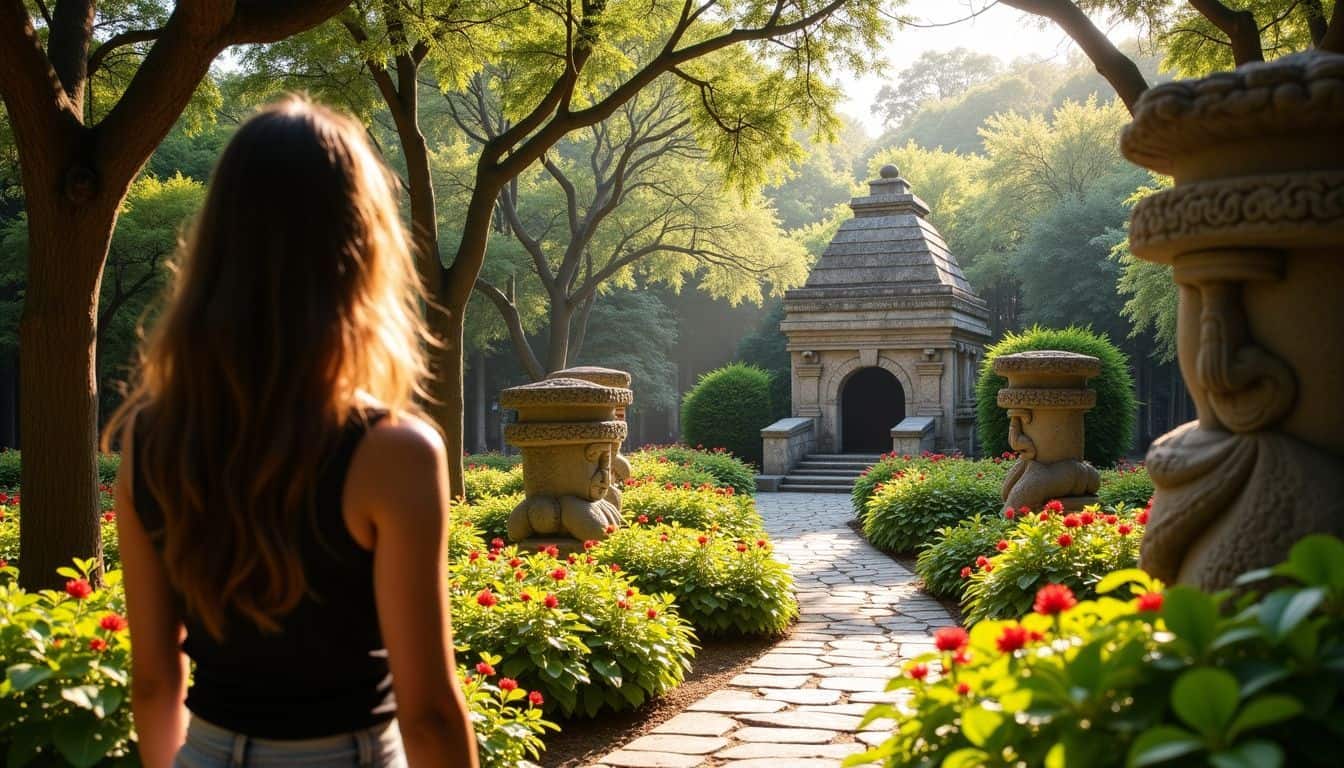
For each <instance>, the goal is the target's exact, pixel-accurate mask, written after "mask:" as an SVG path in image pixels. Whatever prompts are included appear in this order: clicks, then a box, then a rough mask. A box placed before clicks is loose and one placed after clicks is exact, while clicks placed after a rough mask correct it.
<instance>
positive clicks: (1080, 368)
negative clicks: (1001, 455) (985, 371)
mask: <svg viewBox="0 0 1344 768" xmlns="http://www.w3.org/2000/svg"><path fill="white" fill-rule="evenodd" d="M994 372H995V373H997V374H999V375H1000V376H1003V377H1005V378H1007V379H1008V385H1007V386H1005V387H1003V388H1002V389H1000V390H999V395H998V403H999V407H1000V408H1004V409H1006V410H1007V411H1008V444H1009V445H1010V446H1011V447H1012V449H1013V450H1015V451H1017V454H1018V461H1017V464H1015V465H1014V466H1013V468H1012V470H1011V471H1010V472H1009V473H1008V476H1007V477H1006V478H1004V481H1003V501H1004V508H1005V509H1010V508H1011V509H1018V508H1020V507H1024V506H1025V507H1031V508H1033V509H1039V508H1040V507H1041V506H1042V505H1044V504H1045V502H1047V501H1050V500H1052V499H1058V500H1059V501H1060V502H1062V503H1063V504H1064V508H1065V509H1067V510H1076V509H1082V508H1083V507H1084V506H1086V505H1088V504H1095V503H1096V501H1097V497H1096V496H1095V495H1094V494H1095V493H1096V492H1097V488H1099V487H1100V486H1101V476H1100V475H1099V474H1097V470H1096V469H1094V468H1093V467H1092V465H1091V464H1088V463H1087V462H1086V461H1084V460H1083V414H1085V413H1087V412H1088V411H1090V410H1092V408H1093V406H1095V405H1096V404H1097V393H1096V391H1095V390H1092V389H1088V388H1087V380H1088V379H1090V378H1093V377H1095V376H1096V375H1097V374H1099V373H1101V361H1100V360H1098V359H1097V358H1095V357H1092V356H1090V355H1079V354H1076V353H1073V352H1056V351H1034V352H1019V353H1018V354H1015V355H1003V356H1002V357H998V358H995V360H994Z"/></svg>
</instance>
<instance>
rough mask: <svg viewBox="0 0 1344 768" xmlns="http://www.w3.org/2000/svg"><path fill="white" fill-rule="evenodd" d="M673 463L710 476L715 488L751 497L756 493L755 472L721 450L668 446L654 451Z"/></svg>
mask: <svg viewBox="0 0 1344 768" xmlns="http://www.w3.org/2000/svg"><path fill="white" fill-rule="evenodd" d="M655 452H656V453H660V454H662V455H664V456H666V457H667V458H668V459H670V460H671V461H673V462H676V463H678V464H683V465H688V466H690V467H691V468H692V469H695V470H697V471H700V472H708V473H709V474H710V475H712V476H713V477H714V478H715V480H716V482H715V483H714V484H715V485H717V486H720V487H723V488H732V489H733V491H735V492H736V493H741V494H745V495H747V496H752V495H754V494H755V493H756V471H755V470H754V469H752V468H751V467H750V466H748V465H747V464H746V463H745V462H743V461H742V460H741V459H739V458H737V457H736V456H734V455H732V454H731V453H729V452H728V451H726V450H724V449H722V448H715V449H713V450H708V451H706V450H698V449H696V448H689V447H687V446H684V445H669V446H667V447H666V448H660V449H655Z"/></svg>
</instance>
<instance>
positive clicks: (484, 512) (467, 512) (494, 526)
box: [453, 491, 523, 541]
mask: <svg viewBox="0 0 1344 768" xmlns="http://www.w3.org/2000/svg"><path fill="white" fill-rule="evenodd" d="M522 501H523V494H522V492H521V491H519V492H516V493H511V494H508V495H507V496H482V497H480V498H478V499H476V500H475V501H472V502H469V503H466V504H454V505H453V515H454V516H455V517H456V518H457V519H459V520H462V521H465V522H469V523H471V524H472V525H473V526H474V527H475V528H476V531H477V532H478V533H480V535H481V538H483V539H485V540H486V541H489V540H491V539H495V538H500V539H507V538H508V537H509V515H510V514H511V513H512V512H513V510H514V508H515V507H517V506H518V505H519V504H521V503H522Z"/></svg>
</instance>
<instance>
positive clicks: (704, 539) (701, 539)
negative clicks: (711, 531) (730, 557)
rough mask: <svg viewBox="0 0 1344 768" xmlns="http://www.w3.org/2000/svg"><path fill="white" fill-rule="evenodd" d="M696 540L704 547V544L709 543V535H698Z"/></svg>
mask: <svg viewBox="0 0 1344 768" xmlns="http://www.w3.org/2000/svg"><path fill="white" fill-rule="evenodd" d="M695 541H696V543H698V544H699V545H700V546H702V547H703V546H705V545H706V544H708V543H709V537H708V536H699V537H696V539H695Z"/></svg>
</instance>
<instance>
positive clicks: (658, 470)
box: [626, 451, 719, 488]
mask: <svg viewBox="0 0 1344 768" xmlns="http://www.w3.org/2000/svg"><path fill="white" fill-rule="evenodd" d="M629 459H630V477H629V479H628V480H627V481H626V484H627V486H628V485H629V484H631V483H632V482H633V483H636V484H637V483H642V482H650V483H654V484H657V485H666V484H668V483H671V484H672V485H685V484H687V483H690V484H691V486H692V487H695V488H698V487H700V486H702V485H714V486H717V485H718V484H719V479H718V478H717V477H715V476H714V475H712V474H710V473H709V472H706V471H705V470H703V469H696V468H695V467H692V466H691V465H690V464H680V463H678V462H675V461H672V460H671V459H669V458H668V457H667V455H666V454H663V453H657V452H653V451H640V452H637V453H634V454H631V455H630V457H629Z"/></svg>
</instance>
